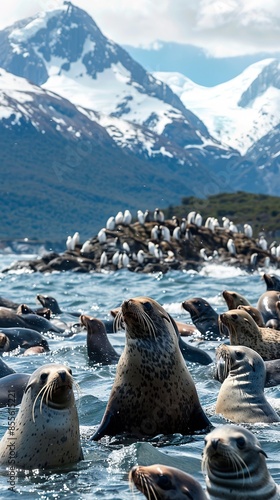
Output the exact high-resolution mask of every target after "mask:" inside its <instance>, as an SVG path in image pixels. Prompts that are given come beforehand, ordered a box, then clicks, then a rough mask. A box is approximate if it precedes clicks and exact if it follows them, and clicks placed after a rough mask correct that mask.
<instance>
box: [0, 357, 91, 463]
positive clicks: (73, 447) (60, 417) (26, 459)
mask: <svg viewBox="0 0 280 500" xmlns="http://www.w3.org/2000/svg"><path fill="white" fill-rule="evenodd" d="M73 384H74V381H73V377H72V372H71V370H70V369H69V368H67V367H66V366H64V365H60V364H48V365H44V366H42V367H40V368H38V369H37V370H36V371H35V372H34V373H33V374H32V375H31V377H30V378H29V380H28V382H27V386H26V388H25V392H24V395H23V398H22V402H21V405H20V409H19V412H18V414H17V416H16V419H15V423H14V429H13V436H12V437H13V439H12V440H11V435H10V434H9V429H8V430H7V431H6V433H5V434H4V436H3V438H2V440H1V441H0V464H3V465H5V464H9V460H10V459H11V450H13V451H14V454H13V459H14V462H13V465H14V466H15V467H19V468H24V469H34V468H36V469H45V468H46V469H48V468H52V467H58V466H63V465H68V464H74V463H76V462H78V461H79V460H81V459H82V458H83V453H82V449H81V443H80V432H79V420H78V414H77V408H76V405H75V398H74V393H73ZM11 446H13V447H11Z"/></svg>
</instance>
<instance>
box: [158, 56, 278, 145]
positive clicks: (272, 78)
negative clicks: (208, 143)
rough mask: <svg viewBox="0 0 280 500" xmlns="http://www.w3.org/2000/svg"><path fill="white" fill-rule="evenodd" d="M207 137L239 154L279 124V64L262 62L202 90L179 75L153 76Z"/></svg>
mask: <svg viewBox="0 0 280 500" xmlns="http://www.w3.org/2000/svg"><path fill="white" fill-rule="evenodd" d="M154 76H155V77H156V78H158V79H160V80H162V81H164V82H166V83H167V84H168V85H169V86H170V87H171V89H172V90H173V92H174V93H176V94H177V95H178V96H179V97H180V99H181V100H182V102H183V103H184V104H185V106H186V107H188V108H189V109H191V110H192V111H193V113H195V114H196V115H197V116H198V117H199V118H200V119H201V120H202V121H203V122H204V123H205V125H206V126H207V128H208V130H209V132H210V134H211V135H212V136H214V137H215V138H216V139H218V140H219V141H221V142H222V143H224V144H228V145H230V146H232V147H233V148H236V149H238V150H239V151H240V152H241V153H242V154H244V153H246V151H247V150H248V149H249V148H250V147H251V146H252V144H253V143H254V142H255V141H256V140H259V139H261V138H262V137H263V136H264V135H266V134H267V133H268V132H269V131H270V130H272V129H273V127H275V126H276V125H277V124H278V123H279V122H280V62H279V61H278V60H276V59H265V60H263V61H260V62H257V63H255V64H252V65H251V66H249V67H248V68H247V69H246V70H245V71H243V72H242V73H241V74H240V75H238V76H237V77H236V78H234V79H232V80H229V81H228V82H226V83H223V84H220V85H216V86H214V87H203V86H200V85H197V84H195V83H194V82H192V81H191V80H190V79H188V78H186V77H185V76H184V75H181V74H179V73H168V72H161V73H159V72H156V73H154Z"/></svg>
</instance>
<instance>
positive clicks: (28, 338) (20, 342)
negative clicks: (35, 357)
mask: <svg viewBox="0 0 280 500" xmlns="http://www.w3.org/2000/svg"><path fill="white" fill-rule="evenodd" d="M1 334H3V335H5V336H6V338H8V343H6V345H5V346H4V347H5V348H4V350H5V351H13V350H14V349H17V347H21V348H23V349H28V348H29V347H34V346H42V347H43V348H44V349H45V351H49V344H48V341H47V339H45V338H44V337H43V336H42V335H41V334H40V333H39V332H37V331H36V330H31V329H30V328H1V329H0V335H1ZM1 343H2V342H1Z"/></svg>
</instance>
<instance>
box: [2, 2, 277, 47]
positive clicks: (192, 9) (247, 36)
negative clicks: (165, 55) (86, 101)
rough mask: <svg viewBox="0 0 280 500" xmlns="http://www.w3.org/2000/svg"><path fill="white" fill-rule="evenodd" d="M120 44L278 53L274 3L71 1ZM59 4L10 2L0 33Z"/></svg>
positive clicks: (3, 11) (5, 7)
mask: <svg viewBox="0 0 280 500" xmlns="http://www.w3.org/2000/svg"><path fill="white" fill-rule="evenodd" d="M73 3H75V4H76V5H78V6H79V7H81V8H83V9H85V10H87V12H88V13H89V14H90V15H91V16H92V17H93V18H94V20H95V21H96V22H97V24H98V26H99V27H100V29H101V30H102V31H103V33H104V34H105V35H106V36H108V37H109V38H111V39H113V40H114V41H116V42H118V43H120V44H131V45H147V44H150V43H152V42H154V41H155V40H166V41H176V42H180V43H190V44H193V45H197V46H199V47H203V48H205V49H206V50H207V51H208V52H209V53H211V54H213V55H217V56H224V55H238V54H245V53H247V54H248V53H254V52H260V51H268V52H269V51H271V52H274V51H280V9H279V0H161V2H155V1H154V0H141V2H135V1H132V0H118V1H117V2H116V0H73ZM61 4H62V0H25V1H24V2H22V1H20V0H9V2H8V3H7V4H6V5H5V6H2V9H1V20H0V28H3V27H4V26H7V25H8V24H11V23H13V22H14V21H15V20H17V19H20V18H22V17H27V16H30V15H33V14H35V13H36V12H38V11H40V10H45V9H50V8H55V7H58V6H59V5H61Z"/></svg>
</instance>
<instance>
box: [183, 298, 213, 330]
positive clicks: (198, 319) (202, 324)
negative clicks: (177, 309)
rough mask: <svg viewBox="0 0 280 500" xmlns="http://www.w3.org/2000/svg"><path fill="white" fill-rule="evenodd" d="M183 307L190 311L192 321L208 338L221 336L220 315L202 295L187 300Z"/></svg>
mask: <svg viewBox="0 0 280 500" xmlns="http://www.w3.org/2000/svg"><path fill="white" fill-rule="evenodd" d="M182 307H183V309H185V311H187V312H188V313H190V315H191V319H192V322H193V323H194V325H195V327H196V328H197V330H198V331H199V332H200V333H202V335H203V336H204V337H206V338H208V339H216V338H221V332H220V329H219V321H218V319H219V315H218V313H217V312H216V311H215V310H214V309H213V307H212V306H211V305H210V304H209V302H207V300H204V299H202V298H200V297H194V298H192V299H189V300H185V301H184V302H183V303H182Z"/></svg>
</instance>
